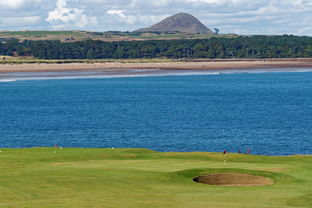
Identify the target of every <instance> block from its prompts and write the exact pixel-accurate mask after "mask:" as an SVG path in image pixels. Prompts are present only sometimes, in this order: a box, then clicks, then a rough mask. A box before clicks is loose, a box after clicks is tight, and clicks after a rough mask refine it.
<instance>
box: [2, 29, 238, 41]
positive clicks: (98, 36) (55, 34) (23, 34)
mask: <svg viewBox="0 0 312 208" xmlns="http://www.w3.org/2000/svg"><path fill="white" fill-rule="evenodd" d="M211 37H220V38H226V37H228V38H233V37H237V35H233V34H222V35H215V34H185V33H173V34H166V33H160V34H156V33H148V32H147V33H127V32H115V33H112V32H103V33H96V32H89V31H28V30H27V31H0V38H16V39H19V40H61V41H81V40H85V39H92V40H102V41H108V42H111V41H131V40H175V39H209V38H211Z"/></svg>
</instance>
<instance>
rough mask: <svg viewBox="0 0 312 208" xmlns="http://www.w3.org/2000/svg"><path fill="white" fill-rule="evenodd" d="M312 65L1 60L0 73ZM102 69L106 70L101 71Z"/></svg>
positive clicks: (309, 64)
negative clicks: (18, 61)
mask: <svg viewBox="0 0 312 208" xmlns="http://www.w3.org/2000/svg"><path fill="white" fill-rule="evenodd" d="M289 68H312V59H263V60H256V59H252V60H244V59H242V60H205V59H203V60H200V59H199V60H183V61H173V62H170V61H168V62H142V63H133V62H129V63H125V62H103V63H97V62H95V63H63V64H60V63H57V64H55V63H50V64H49V63H29V64H28V63H20V64H0V76H1V75H2V76H3V74H5V73H15V72H71V71H94V70H99V69H102V70H106V69H107V71H108V72H115V73H118V74H127V73H128V72H129V71H131V70H134V69H139V70H143V71H144V70H147V71H148V70H190V71H191V70H197V71H208V72H209V71H218V70H255V69H263V70H265V69H289ZM103 72H105V71H103Z"/></svg>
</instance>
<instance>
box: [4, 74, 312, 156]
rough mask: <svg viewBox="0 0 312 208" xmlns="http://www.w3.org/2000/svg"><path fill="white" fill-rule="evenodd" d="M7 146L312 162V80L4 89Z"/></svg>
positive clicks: (146, 80) (70, 83)
mask: <svg viewBox="0 0 312 208" xmlns="http://www.w3.org/2000/svg"><path fill="white" fill-rule="evenodd" d="M0 94H1V98H0V146H1V147H6V148H7V147H38V146H53V145H54V144H59V145H62V146H64V147H139V148H150V149H153V150H157V151H223V149H225V148H226V149H228V150H229V151H232V152H237V151H238V150H239V149H241V150H242V151H245V150H246V149H248V148H250V149H251V151H252V153H254V154H266V155H288V154H312V72H305V73H260V74H222V75H200V76H165V77H138V78H113V79H71V80H41V81H38V80H33V81H32V80H27V81H17V82H0Z"/></svg>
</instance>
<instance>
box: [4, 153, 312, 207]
mask: <svg viewBox="0 0 312 208" xmlns="http://www.w3.org/2000/svg"><path fill="white" fill-rule="evenodd" d="M0 170H1V171H0V196H1V197H0V208H21V207H30V208H43V207H44V208H48V207H51V208H52V207H53V208H63V207H64V208H65V207H66V208H71V207H75V208H76V207H95V208H96V207H105V208H115V207H116V208H117V207H118V208H121V207H127V208H140V207H142V208H146V207H155V208H164V207H166V208H169V207H170V208H174V207H177V208H201V207H205V208H206V207H218V208H225V207H226V208H228V207H230V208H244V207H245V208H247V207H248V208H251V207H252V208H260V207H261V208H265V207H266V208H286V207H288V208H289V207H312V189H311V186H312V181H311V179H312V175H311V173H312V156H288V157H269V156H251V155H245V154H229V155H228V157H227V163H226V164H225V163H224V158H223V154H221V153H159V152H154V151H150V150H145V149H78V148H63V149H60V148H33V149H1V151H0ZM224 172H226V173H246V174H250V175H255V176H262V177H266V178H270V179H272V180H273V181H274V185H268V186H250V187H240V186H234V187H232V186H215V185H206V184H199V183H195V182H194V181H193V178H194V177H196V176H199V175H207V174H211V173H224Z"/></svg>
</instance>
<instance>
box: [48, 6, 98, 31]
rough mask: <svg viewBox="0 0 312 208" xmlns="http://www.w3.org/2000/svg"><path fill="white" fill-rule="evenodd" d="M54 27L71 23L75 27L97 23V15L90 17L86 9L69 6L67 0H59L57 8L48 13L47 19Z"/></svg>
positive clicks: (66, 25)
mask: <svg viewBox="0 0 312 208" xmlns="http://www.w3.org/2000/svg"><path fill="white" fill-rule="evenodd" d="M46 20H47V21H48V22H49V23H51V24H52V25H53V27H54V28H66V27H68V26H70V25H72V26H75V27H81V28H82V27H84V26H86V25H87V24H96V23H97V19H96V17H89V16H87V15H86V14H85V11H84V10H81V9H77V8H68V7H67V0H58V1H57V2H56V8H55V9H54V10H53V11H50V12H49V13H48V18H47V19H46Z"/></svg>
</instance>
